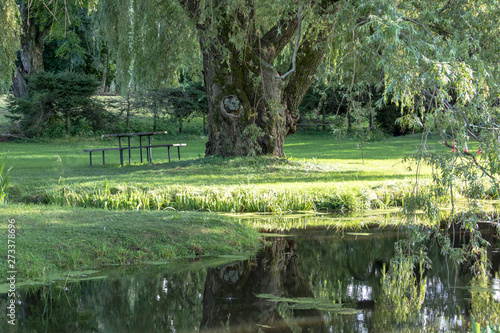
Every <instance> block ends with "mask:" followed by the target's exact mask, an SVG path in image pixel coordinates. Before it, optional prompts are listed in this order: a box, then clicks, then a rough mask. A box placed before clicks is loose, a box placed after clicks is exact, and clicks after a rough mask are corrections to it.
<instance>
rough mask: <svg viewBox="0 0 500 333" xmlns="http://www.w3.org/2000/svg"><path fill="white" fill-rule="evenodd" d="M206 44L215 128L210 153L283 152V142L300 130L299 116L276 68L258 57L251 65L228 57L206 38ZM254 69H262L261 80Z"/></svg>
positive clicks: (210, 119) (211, 122)
mask: <svg viewBox="0 0 500 333" xmlns="http://www.w3.org/2000/svg"><path fill="white" fill-rule="evenodd" d="M202 48H203V50H204V51H205V52H204V74H205V87H206V90H207V96H208V109H209V114H208V124H209V129H210V134H209V140H208V143H207V144H206V147H207V149H206V155H222V156H230V155H261V154H270V155H275V156H284V155H285V153H284V150H283V143H284V141H285V137H286V136H287V135H288V134H289V133H293V132H294V131H295V121H294V120H293V119H292V117H291V114H290V111H289V110H288V109H287V107H286V103H285V101H284V98H283V96H284V87H285V84H284V81H283V80H282V79H281V78H279V74H278V72H277V71H276V69H275V68H274V67H272V66H271V65H269V64H267V63H266V62H265V61H264V60H263V59H258V58H256V57H255V59H254V61H253V63H252V64H250V65H249V64H247V66H244V64H243V63H242V62H241V61H240V60H239V59H238V56H237V55H235V56H232V57H231V59H230V61H229V62H224V61H222V60H223V59H221V58H220V57H217V56H214V54H216V53H215V52H214V50H207V48H205V47H204V43H203V42H202ZM249 66H252V67H253V68H250V69H248V68H247V67H249ZM254 73H261V76H260V81H258V82H256V80H255V77H256V76H255V74H254Z"/></svg>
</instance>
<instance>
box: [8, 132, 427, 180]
mask: <svg viewBox="0 0 500 333" xmlns="http://www.w3.org/2000/svg"><path fill="white" fill-rule="evenodd" d="M205 142H206V139H205V138H203V137H194V136H191V137H184V138H176V137H173V138H169V139H162V140H156V141H155V142H154V143H155V144H166V143H186V144H187V146H186V147H181V161H178V160H177V149H176V148H173V149H171V155H172V163H168V157H167V149H166V148H156V149H153V162H154V163H153V164H147V163H143V164H140V163H139V161H140V157H139V151H138V150H137V149H136V150H132V165H128V153H127V152H126V151H125V152H124V160H125V165H124V167H121V166H120V163H119V153H118V152H117V151H111V152H106V165H105V166H103V165H102V155H101V153H94V154H93V166H92V167H90V166H89V154H88V153H84V152H82V150H83V149H92V148H104V147H116V146H117V145H118V142H117V140H112V139H111V140H110V139H106V140H99V139H80V140H76V139H75V140H74V141H71V142H67V141H66V142H64V141H61V142H52V143H18V142H11V143H0V151H1V152H4V153H7V154H8V164H9V166H12V172H11V184H12V185H15V186H19V187H22V188H29V189H41V188H50V187H53V186H58V185H61V184H62V183H65V184H72V183H78V184H80V185H89V184H94V183H96V182H104V180H106V179H107V180H108V181H110V182H111V183H113V184H115V185H116V184H133V185H140V186H158V185H193V186H227V185H241V184H252V185H271V184H272V185H273V186H275V185H284V186H289V184H294V185H298V186H301V187H302V186H306V187H307V186H310V185H313V184H316V185H319V184H320V183H324V184H328V183H335V184H338V183H351V184H352V183H359V182H380V181H387V180H405V179H408V178H411V177H414V173H413V172H412V171H409V170H408V164H404V163H402V162H401V160H402V158H404V157H405V156H406V155H407V154H410V153H412V152H414V151H415V148H416V146H417V145H419V143H420V138H419V136H417V135H415V136H406V137H397V138H390V139H387V140H385V141H382V142H375V143H368V144H367V147H365V148H364V151H363V155H364V159H362V158H361V150H360V149H358V148H357V144H358V143H357V142H356V141H354V140H346V141H341V142H339V141H336V140H334V139H333V138H332V137H330V136H327V135H320V136H310V135H302V136H291V137H289V138H288V139H287V141H286V144H285V152H286V154H287V157H288V160H289V161H291V162H292V163H291V164H290V163H289V164H286V163H283V164H279V163H278V164H275V165H273V166H270V165H268V164H266V163H262V162H261V160H259V159H258V158H256V159H252V158H243V159H242V158H219V157H214V158H202V157H203V156H204V145H205ZM144 155H145V152H144ZM144 160H145V156H144Z"/></svg>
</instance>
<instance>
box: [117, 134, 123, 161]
mask: <svg viewBox="0 0 500 333" xmlns="http://www.w3.org/2000/svg"><path fill="white" fill-rule="evenodd" d="M118 145H119V146H120V164H121V165H122V166H123V150H122V138H121V137H118Z"/></svg>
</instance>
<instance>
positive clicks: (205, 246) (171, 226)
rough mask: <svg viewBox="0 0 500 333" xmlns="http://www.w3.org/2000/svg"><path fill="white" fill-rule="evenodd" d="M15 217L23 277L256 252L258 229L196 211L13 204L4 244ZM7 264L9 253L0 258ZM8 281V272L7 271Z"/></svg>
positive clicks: (1, 237) (1, 220)
mask: <svg viewBox="0 0 500 333" xmlns="http://www.w3.org/2000/svg"><path fill="white" fill-rule="evenodd" d="M9 220H15V226H16V232H15V249H16V253H15V255H16V263H15V269H16V270H17V276H18V278H20V277H23V278H28V279H42V278H43V277H44V276H49V275H51V274H54V273H55V272H59V271H61V270H65V271H66V272H67V271H74V270H80V269H88V268H93V267H101V266H105V265H115V264H118V265H124V264H132V263H144V262H150V261H166V260H169V259H174V258H180V257H194V256H199V255H206V256H209V255H220V254H230V253H235V252H242V251H256V249H257V248H258V246H259V244H260V241H259V234H258V233H257V232H256V231H255V230H254V229H252V228H250V227H247V226H244V225H243V224H239V223H238V222H234V220H230V219H227V218H224V217H221V216H217V215H212V214H206V213H203V214H202V213H195V212H183V213H177V212H145V211H140V212H134V211H112V212H110V211H104V210H100V209H99V210H98V209H80V208H68V207H56V206H40V205H15V204H9V205H7V206H4V207H2V209H1V210H0V248H2V249H7V239H8V238H7V233H8V231H7V227H8V221H9ZM0 265H1V267H7V256H2V257H1V259H0ZM0 274H1V277H0V278H1V279H2V280H5V274H6V271H5V270H2V272H1V273H0Z"/></svg>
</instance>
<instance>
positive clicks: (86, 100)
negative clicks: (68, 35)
mask: <svg viewBox="0 0 500 333" xmlns="http://www.w3.org/2000/svg"><path fill="white" fill-rule="evenodd" d="M99 85H100V83H99V81H97V79H96V78H94V77H93V76H90V75H84V74H77V73H69V72H62V73H58V74H53V73H46V72H43V73H39V74H35V75H32V76H30V77H29V81H28V94H27V96H26V97H24V98H16V99H13V98H12V99H10V102H9V112H10V116H9V118H10V119H12V120H14V121H16V122H19V125H20V131H21V132H22V134H24V135H26V136H27V137H35V136H45V135H46V136H51V137H54V136H62V135H64V134H67V135H71V134H73V135H74V134H87V135H88V134H92V132H95V131H97V130H100V129H102V128H103V127H104V122H105V119H106V117H105V114H104V113H105V111H104V107H103V105H102V103H101V102H99V101H97V100H95V99H93V98H92V95H93V94H94V93H95V92H96V90H97V88H98V87H99Z"/></svg>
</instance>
